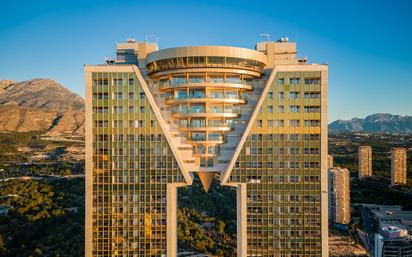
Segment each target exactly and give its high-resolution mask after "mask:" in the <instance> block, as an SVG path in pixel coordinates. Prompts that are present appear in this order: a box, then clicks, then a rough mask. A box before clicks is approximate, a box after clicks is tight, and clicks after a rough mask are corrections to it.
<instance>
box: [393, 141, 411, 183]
mask: <svg viewBox="0 0 412 257" xmlns="http://www.w3.org/2000/svg"><path fill="white" fill-rule="evenodd" d="M407 160H408V150H407V149H406V148H403V147H395V148H392V151H391V184H392V185H393V186H395V185H404V184H406V183H407V181H408V176H407Z"/></svg>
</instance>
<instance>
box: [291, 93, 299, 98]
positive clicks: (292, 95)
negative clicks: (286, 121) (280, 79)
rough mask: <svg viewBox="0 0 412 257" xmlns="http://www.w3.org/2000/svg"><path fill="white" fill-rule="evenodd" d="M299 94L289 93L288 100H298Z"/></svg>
mask: <svg viewBox="0 0 412 257" xmlns="http://www.w3.org/2000/svg"><path fill="white" fill-rule="evenodd" d="M299 95H300V94H299V92H290V93H289V98H290V99H299Z"/></svg>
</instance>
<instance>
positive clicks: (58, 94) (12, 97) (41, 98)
mask: <svg viewBox="0 0 412 257" xmlns="http://www.w3.org/2000/svg"><path fill="white" fill-rule="evenodd" d="M0 105H11V106H21V107H30V108H40V109H45V110H56V111H64V110H80V109H83V108H84V100H83V98H81V97H80V96H79V95H77V94H75V93H73V92H71V91H69V90H68V89H67V88H65V87H64V86H62V85H60V84H59V83H57V82H56V81H54V80H51V79H31V80H26V81H22V82H15V81H12V80H1V81H0Z"/></svg>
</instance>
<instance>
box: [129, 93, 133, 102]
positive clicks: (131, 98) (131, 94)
mask: <svg viewBox="0 0 412 257" xmlns="http://www.w3.org/2000/svg"><path fill="white" fill-rule="evenodd" d="M129 99H130V100H134V93H133V92H130V93H129Z"/></svg>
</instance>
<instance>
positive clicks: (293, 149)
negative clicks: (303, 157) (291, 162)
mask: <svg viewBox="0 0 412 257" xmlns="http://www.w3.org/2000/svg"><path fill="white" fill-rule="evenodd" d="M289 154H299V148H298V147H291V148H289Z"/></svg>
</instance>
